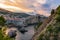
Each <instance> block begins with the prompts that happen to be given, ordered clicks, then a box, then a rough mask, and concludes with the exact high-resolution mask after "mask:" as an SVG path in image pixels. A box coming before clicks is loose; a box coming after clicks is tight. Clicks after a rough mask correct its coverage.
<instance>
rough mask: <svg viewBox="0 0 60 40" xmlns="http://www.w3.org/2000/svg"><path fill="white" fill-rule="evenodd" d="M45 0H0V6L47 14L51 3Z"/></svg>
mask: <svg viewBox="0 0 60 40" xmlns="http://www.w3.org/2000/svg"><path fill="white" fill-rule="evenodd" d="M47 2H48V1H47V0H2V1H1V0H0V8H4V9H8V10H12V11H16V10H18V11H23V12H37V13H38V14H41V15H46V16H49V15H50V14H49V11H50V8H51V7H50V6H51V5H50V3H47ZM34 10H36V11H34Z"/></svg>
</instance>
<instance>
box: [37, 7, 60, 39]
mask: <svg viewBox="0 0 60 40" xmlns="http://www.w3.org/2000/svg"><path fill="white" fill-rule="evenodd" d="M53 11H54V10H52V12H51V14H53V13H54V12H53ZM53 19H54V20H53V22H51V24H50V25H49V26H47V28H46V30H45V31H44V32H43V33H41V34H40V36H39V38H38V39H37V40H60V6H59V7H58V8H57V9H56V15H55V16H54V18H53Z"/></svg>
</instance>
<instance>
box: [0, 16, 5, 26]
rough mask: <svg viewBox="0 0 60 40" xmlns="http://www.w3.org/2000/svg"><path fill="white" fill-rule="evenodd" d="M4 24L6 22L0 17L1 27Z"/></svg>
mask: <svg viewBox="0 0 60 40" xmlns="http://www.w3.org/2000/svg"><path fill="white" fill-rule="evenodd" d="M5 22H6V20H5V19H4V17H3V16H0V25H1V26H4V25H5Z"/></svg>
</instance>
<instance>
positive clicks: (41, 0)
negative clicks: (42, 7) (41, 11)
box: [36, 0, 46, 4]
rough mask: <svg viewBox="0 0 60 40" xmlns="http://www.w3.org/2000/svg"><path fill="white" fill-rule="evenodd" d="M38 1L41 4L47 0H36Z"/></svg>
mask: <svg viewBox="0 0 60 40" xmlns="http://www.w3.org/2000/svg"><path fill="white" fill-rule="evenodd" d="M36 2H38V3H40V4H45V3H46V0H36Z"/></svg>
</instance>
